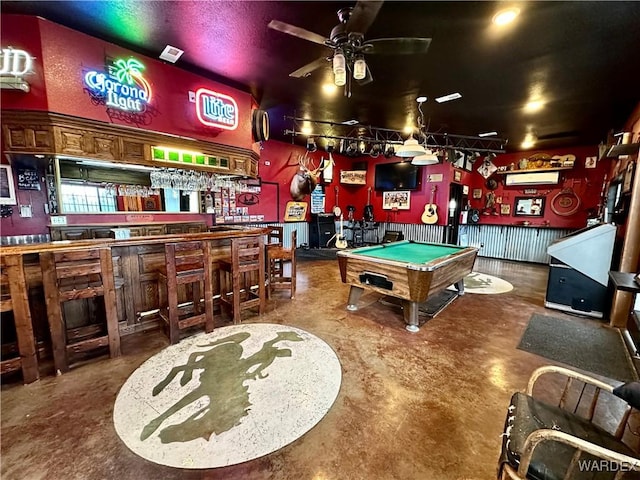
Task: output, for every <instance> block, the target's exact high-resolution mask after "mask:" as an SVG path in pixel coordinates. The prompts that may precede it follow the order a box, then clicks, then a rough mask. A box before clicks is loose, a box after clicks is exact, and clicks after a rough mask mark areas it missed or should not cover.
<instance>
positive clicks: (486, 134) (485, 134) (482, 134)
mask: <svg viewBox="0 0 640 480" xmlns="http://www.w3.org/2000/svg"><path fill="white" fill-rule="evenodd" d="M497 134H498V132H483V133H479V134H478V136H479V137H491V136H492V135H497Z"/></svg>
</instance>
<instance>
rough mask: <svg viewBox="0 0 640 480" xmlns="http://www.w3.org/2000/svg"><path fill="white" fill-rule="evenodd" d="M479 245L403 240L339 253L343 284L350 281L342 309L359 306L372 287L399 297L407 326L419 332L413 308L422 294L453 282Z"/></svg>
mask: <svg viewBox="0 0 640 480" xmlns="http://www.w3.org/2000/svg"><path fill="white" fill-rule="evenodd" d="M477 254H478V249H477V248H474V247H457V246H455V245H445V244H439V243H425V242H414V241H409V240H403V241H399V242H391V243H384V244H381V245H374V246H370V247H363V248H356V249H353V250H340V251H338V253H337V255H338V264H339V266H340V276H341V277H342V282H343V283H349V284H350V285H351V290H350V292H349V302H348V304H347V310H351V311H354V310H357V309H358V305H357V303H358V299H359V298H360V295H361V294H362V292H363V291H364V290H365V289H366V290H373V291H374V292H378V293H381V294H383V295H389V296H391V297H396V298H398V299H400V300H401V301H402V308H403V313H404V320H405V323H406V324H407V325H406V329H407V330H408V331H410V332H417V331H418V330H419V323H418V307H419V304H420V303H422V302H425V301H426V300H427V298H428V297H429V296H430V295H432V294H434V293H436V292H439V291H441V290H444V289H445V288H447V287H448V286H449V285H452V284H456V287H457V289H458V292H459V294H460V295H463V294H464V284H463V282H462V280H463V279H464V277H465V276H466V275H468V274H469V273H471V271H472V269H473V264H474V262H475V260H476V256H477Z"/></svg>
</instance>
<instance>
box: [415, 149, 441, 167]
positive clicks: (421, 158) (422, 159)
mask: <svg viewBox="0 0 640 480" xmlns="http://www.w3.org/2000/svg"><path fill="white" fill-rule="evenodd" d="M436 163H439V159H438V156H437V155H436V154H435V153H433V152H432V151H431V150H427V151H426V152H425V153H423V154H422V155H418V156H416V157H413V160H411V165H435V164H436Z"/></svg>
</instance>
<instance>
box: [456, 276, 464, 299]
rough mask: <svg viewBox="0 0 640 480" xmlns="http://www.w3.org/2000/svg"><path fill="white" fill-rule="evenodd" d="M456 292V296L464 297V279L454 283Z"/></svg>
mask: <svg viewBox="0 0 640 480" xmlns="http://www.w3.org/2000/svg"><path fill="white" fill-rule="evenodd" d="M456 290H458V295H464V278H463V279H462V280H460V281H459V282H456Z"/></svg>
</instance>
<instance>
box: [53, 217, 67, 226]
mask: <svg viewBox="0 0 640 480" xmlns="http://www.w3.org/2000/svg"><path fill="white" fill-rule="evenodd" d="M66 224H67V217H65V216H64V215H60V216H57V217H51V225H66Z"/></svg>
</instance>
